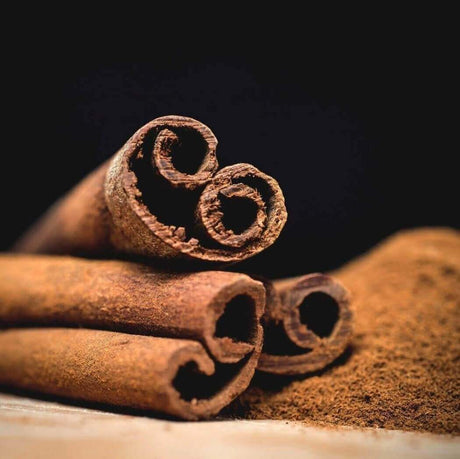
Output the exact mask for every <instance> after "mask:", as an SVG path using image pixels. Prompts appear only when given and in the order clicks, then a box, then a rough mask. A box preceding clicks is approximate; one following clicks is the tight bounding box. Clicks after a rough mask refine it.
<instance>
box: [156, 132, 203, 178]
mask: <svg viewBox="0 0 460 459" xmlns="http://www.w3.org/2000/svg"><path fill="white" fill-rule="evenodd" d="M165 131H166V130H165ZM162 132H164V131H162ZM171 134H172V135H171V139H170V141H169V142H168V143H167V146H166V145H165V144H164V146H165V147H166V148H167V149H168V150H169V151H168V155H169V156H170V157H171V162H172V165H173V166H174V167H175V169H176V170H177V171H179V172H182V173H184V174H189V175H193V174H196V173H197V172H198V170H199V169H200V167H201V165H202V164H203V161H204V158H205V156H206V151H207V145H206V142H205V141H204V139H203V138H202V137H201V136H200V135H199V134H198V133H197V132H195V131H193V130H185V129H184V130H182V132H181V134H180V138H179V137H178V136H176V135H175V134H174V133H171Z"/></svg>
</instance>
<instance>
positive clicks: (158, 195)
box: [15, 116, 287, 263]
mask: <svg viewBox="0 0 460 459" xmlns="http://www.w3.org/2000/svg"><path fill="white" fill-rule="evenodd" d="M216 147H217V140H216V138H215V136H214V134H213V133H212V132H211V130H210V129H209V128H208V127H206V126H205V125H204V124H202V123H200V122H199V121H196V120H194V119H192V118H186V117H181V116H165V117H161V118H157V119H155V120H153V121H151V122H150V123H148V124H146V125H145V126H143V127H141V128H140V129H139V130H138V131H137V132H136V133H135V134H134V135H133V136H132V137H131V139H129V140H128V141H127V142H126V144H125V145H124V146H123V147H122V148H121V150H120V151H119V152H118V153H116V154H115V155H114V157H113V158H111V159H110V160H108V161H107V162H106V163H104V164H103V165H102V166H100V167H99V168H98V169H97V170H95V171H94V172H93V173H91V174H90V175H89V176H88V177H86V179H84V180H83V181H82V182H81V183H80V184H79V185H77V186H76V187H75V188H74V189H73V190H72V191H70V192H69V194H68V195H67V196H65V197H63V198H62V199H61V200H60V201H58V202H57V203H56V204H55V205H54V206H53V207H52V208H51V209H50V210H49V211H48V212H47V214H45V215H44V216H43V217H42V219H41V220H40V221H39V222H37V223H36V224H35V225H34V226H33V227H32V228H31V229H30V230H29V231H28V233H27V234H26V235H25V236H24V237H23V238H22V239H21V240H20V241H18V243H17V244H16V246H15V250H17V251H21V252H30V253H54V254H77V255H87V256H93V255H101V254H110V253H114V252H124V253H127V254H134V255H140V256H144V257H151V258H156V259H162V260H166V261H168V262H169V263H173V262H178V261H182V262H183V261H189V262H190V261H195V262H196V261H202V262H211V263H212V262H214V263H231V262H235V261H239V260H243V259H245V258H248V257H250V256H252V255H255V254H256V253H258V252H260V251H261V250H263V249H264V248H266V247H268V246H269V245H270V244H272V243H273V242H274V241H275V240H276V238H277V237H278V235H279V233H280V232H281V229H282V228H283V226H284V223H285V221H286V217H287V214H286V208H285V204H284V197H283V194H282V192H281V190H280V188H279V185H278V184H277V182H276V181H275V180H274V179H272V178H271V177H269V176H267V175H265V174H263V173H261V172H260V171H258V170H257V169H256V168H255V167H253V166H249V165H245V164H237V165H235V166H230V167H227V168H224V169H223V170H222V171H220V172H219V173H218V174H217V175H215V176H214V174H215V172H216V170H217V168H218V163H217V159H216ZM206 186H207V187H206ZM205 187H206V188H205ZM203 189H204V191H203ZM202 191H203V194H202V195H201V196H200V193H201V192H202Z"/></svg>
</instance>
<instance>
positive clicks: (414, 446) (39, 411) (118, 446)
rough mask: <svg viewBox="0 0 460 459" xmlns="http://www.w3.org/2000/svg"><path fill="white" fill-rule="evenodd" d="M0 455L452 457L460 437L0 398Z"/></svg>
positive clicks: (459, 451)
mask: <svg viewBox="0 0 460 459" xmlns="http://www.w3.org/2000/svg"><path fill="white" fill-rule="evenodd" d="M0 457H1V458H21V459H22V458H53V457H59V458H81V457H84V458H85V459H86V458H89V459H91V458H105V457H107V458H111V459H113V458H131V457H136V458H138V457H149V458H169V457H172V458H175V457H181V458H182V457H187V458H213V459H214V458H218V459H225V458H239V459H241V458H245V457H248V458H251V459H256V458H263V459H268V458H272V457H283V458H284V457H294V458H296V457H302V458H310V457H311V458H318V457H324V458H338V457H340V458H348V457H349V458H356V457H372V458H373V459H374V458H391V459H394V458H396V457H397V458H400V457H407V458H417V459H418V458H424V457H427V458H428V457H429V458H433V457H436V458H451V457H452V458H454V457H455V458H458V457H460V437H457V438H454V437H451V436H447V435H432V434H421V433H412V432H402V431H396V430H391V431H390V430H382V429H352V428H345V427H344V428H334V429H332V428H319V427H312V426H307V425H305V424H302V423H296V422H285V421H243V420H241V421H208V422H179V421H167V420H160V419H155V418H153V417H148V416H135V415H127V414H118V413H113V412H106V411H101V410H99V409H91V408H86V407H78V406H74V405H66V404H64V403H57V402H54V401H44V400H37V399H33V398H28V397H23V396H17V395H11V394H1V393H0Z"/></svg>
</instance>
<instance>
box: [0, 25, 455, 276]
mask: <svg viewBox="0 0 460 459" xmlns="http://www.w3.org/2000/svg"><path fill="white" fill-rule="evenodd" d="M387 32H388V31H387ZM430 34H431V32H430V31H429V30H427V31H425V33H424V35H423V34H422V35H421V36H420V35H416V36H413V35H411V34H410V33H409V34H408V36H407V37H405V38H401V37H400V36H398V37H396V38H395V37H394V36H393V34H392V33H390V32H388V33H387V34H386V35H382V36H381V37H379V38H377V39H376V38H375V37H374V39H373V40H370V39H369V37H367V36H361V37H358V40H357V41H355V42H352V43H351V42H350V41H348V40H346V39H344V36H342V35H340V34H338V35H337V36H334V37H333V38H332V39H331V38H330V37H329V39H328V40H325V39H324V38H323V37H321V36H319V37H316V41H315V42H310V41H308V40H306V39H305V41H303V42H301V43H300V45H299V44H298V45H297V46H291V44H290V43H289V41H285V42H279V41H277V40H274V41H273V42H269V43H268V42H266V41H265V42H264V41H261V40H255V42H254V43H252V44H248V43H247V42H246V43H240V44H239V46H238V47H237V48H235V46H229V47H219V48H218V49H216V48H214V49H213V48H212V47H211V46H205V47H203V48H200V49H199V52H198V53H197V52H195V51H194V50H192V49H190V48H188V49H187V48H186V46H185V45H184V44H183V43H182V44H179V45H172V44H169V45H168V47H165V46H159V47H158V48H161V49H152V50H151V52H150V54H149V55H148V56H147V57H148V58H149V59H145V56H144V58H143V59H139V60H136V62H132V61H128V60H126V61H123V60H121V59H119V60H116V59H113V60H108V59H105V57H106V56H103V54H101V56H103V57H104V59H103V58H102V57H101V58H100V59H94V55H93V56H92V59H84V58H82V55H83V54H84V53H82V52H80V53H78V52H76V50H75V49H74V50H72V52H70V53H69V52H66V53H60V52H58V51H55V52H54V53H51V54H49V53H48V54H43V53H42V54H40V50H42V48H40V47H38V48H37V49H28V52H27V54H26V55H24V54H22V55H20V56H19V58H17V57H16V58H15V59H14V61H13V62H12V64H11V65H8V66H7V67H8V71H7V75H6V77H7V79H8V82H7V84H6V85H5V86H4V96H5V97H4V103H3V110H4V113H6V114H7V120H6V121H5V123H4V137H5V143H4V147H5V149H4V151H3V152H2V163H3V166H2V177H3V179H2V185H1V187H2V190H1V192H2V196H3V204H2V205H3V210H2V215H3V216H4V217H3V222H2V232H3V237H2V239H1V245H2V247H1V248H2V249H3V250H6V249H8V247H9V246H10V244H11V243H12V242H13V241H14V240H15V238H16V237H17V236H18V235H19V234H20V233H21V232H22V231H23V230H24V229H25V228H26V227H27V226H28V225H29V224H30V223H32V221H34V220H35V219H36V218H37V217H38V216H39V215H40V214H41V213H42V212H43V211H44V210H45V209H46V208H47V207H48V206H49V205H50V204H51V203H52V202H53V201H54V200H55V199H57V198H58V197H59V196H61V195H62V194H63V193H65V192H66V191H67V190H68V189H70V188H71V187H72V186H73V185H74V184H75V183H77V182H78V181H79V180H80V179H81V178H82V177H83V176H84V175H85V174H87V173H88V172H89V171H90V170H92V169H93V168H95V167H96V166H97V165H98V164H100V163H101V162H102V161H103V160H104V159H105V158H108V157H109V156H111V155H112V154H113V153H114V152H115V151H116V150H117V149H118V148H119V147H120V146H121V145H122V144H123V143H124V142H125V141H126V140H127V139H128V138H129V137H130V136H131V134H132V133H133V132H134V131H136V130H137V129H138V128H139V127H140V126H141V125H142V124H144V123H146V122H147V121H149V120H151V119H153V118H155V117H158V116H162V115H166V114H181V115H187V116H191V117H194V118H196V119H198V120H200V121H202V122H204V123H205V124H207V125H208V126H209V127H210V128H211V129H212V130H213V132H214V133H215V135H216V136H217V138H218V140H219V147H218V158H219V162H220V164H221V166H225V165H229V164H233V163H236V162H248V163H252V164H254V165H255V166H256V167H258V168H259V169H261V170H262V171H264V172H266V173H268V174H270V175H272V176H274V177H275V178H276V179H277V180H278V181H279V183H280V185H281V187H282V189H283V191H284V194H285V197H286V203H287V207H288V211H289V218H288V222H287V225H286V227H285V229H284V231H283V233H282V235H281V237H280V238H279V240H278V241H277V242H276V244H275V245H274V246H273V247H271V248H270V249H268V250H266V251H265V252H264V253H263V254H260V255H258V256H256V257H255V258H253V259H252V260H250V261H248V262H245V263H244V264H243V265H239V266H238V269H240V268H241V269H247V270H250V271H258V272H260V273H262V274H265V275H268V276H283V275H290V274H297V273H298V274H300V273H306V272H311V271H325V270H329V269H332V268H334V267H337V266H339V265H341V264H342V263H344V262H346V261H347V260H349V259H350V258H352V257H354V256H356V255H358V254H360V253H362V252H363V251H366V250H367V249H369V248H370V247H372V246H373V245H374V244H375V243H377V242H378V241H380V240H381V239H382V238H384V237H386V236H388V235H390V234H391V233H393V232H395V231H397V230H399V229H402V228H409V227H418V226H426V225H428V226H433V225H436V226H438V225H446V226H455V225H456V224H457V223H458V220H457V218H458V209H456V205H455V204H454V203H455V202H456V201H457V200H456V198H455V197H456V196H458V191H457V188H458V181H457V172H456V169H455V168H454V167H453V163H452V157H453V155H454V153H455V148H454V146H453V145H451V144H449V143H448V142H447V141H446V135H447V134H448V132H449V131H450V130H451V129H453V128H452V127H451V126H453V124H452V125H451V124H449V119H448V117H446V106H447V105H449V98H450V93H449V91H448V90H447V89H446V86H445V83H446V79H447V77H448V74H449V70H448V69H447V68H446V65H445V62H446V59H447V60H449V58H448V57H447V58H446V56H445V55H444V54H443V52H442V50H443V48H442V47H440V46H437V45H436V43H434V44H433V41H432V40H431V35H430ZM211 41H212V40H211ZM364 45H365V46H364ZM36 53H38V56H37V55H35V54H36ZM69 54H70V57H69ZM95 54H97V53H95ZM456 154H457V155H458V152H456Z"/></svg>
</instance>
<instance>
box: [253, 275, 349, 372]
mask: <svg viewBox="0 0 460 459" xmlns="http://www.w3.org/2000/svg"><path fill="white" fill-rule="evenodd" d="M264 283H265V287H266V293H267V304H266V310H265V314H264V316H263V320H262V321H263V324H264V329H265V342H264V347H263V350H262V354H261V356H260V359H259V364H258V367H257V369H258V370H260V371H263V372H267V373H275V374H284V375H295V374H302V373H308V372H313V371H317V370H321V369H323V368H324V367H326V366H327V365H329V364H330V363H332V362H333V361H334V360H335V359H336V358H337V357H339V356H340V355H341V354H342V353H343V351H344V350H345V349H346V347H347V345H348V344H349V343H350V341H351V338H352V332H353V314H352V309H351V307H350V295H349V292H348V291H347V289H346V288H345V287H344V286H343V285H342V284H341V283H340V282H339V281H338V280H337V279H335V278H333V277H331V276H328V275H325V274H308V275H305V276H300V277H295V278H291V279H279V280H276V281H274V282H269V281H265V282H264Z"/></svg>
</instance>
